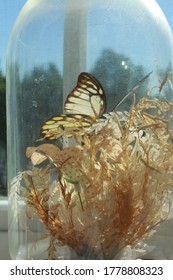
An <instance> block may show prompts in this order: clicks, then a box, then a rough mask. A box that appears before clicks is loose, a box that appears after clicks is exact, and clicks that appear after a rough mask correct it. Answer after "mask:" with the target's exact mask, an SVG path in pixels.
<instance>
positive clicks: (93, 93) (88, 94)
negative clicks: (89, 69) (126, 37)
mask: <svg viewBox="0 0 173 280" xmlns="http://www.w3.org/2000/svg"><path fill="white" fill-rule="evenodd" d="M64 109H65V111H66V112H67V113H70V114H84V115H87V116H91V117H92V118H93V119H94V120H95V119H99V118H100V117H102V115H103V114H104V113H105V110H106V97H105V93H104V90H103V88H102V86H101V84H100V83H99V82H98V81H97V79H96V78H95V77H93V76H92V75H91V74H89V73H85V72H82V73H81V74H80V75H79V77H78V81H77V86H76V87H75V88H74V89H73V90H72V92H71V93H70V94H69V95H68V96H67V99H66V102H65V106H64Z"/></svg>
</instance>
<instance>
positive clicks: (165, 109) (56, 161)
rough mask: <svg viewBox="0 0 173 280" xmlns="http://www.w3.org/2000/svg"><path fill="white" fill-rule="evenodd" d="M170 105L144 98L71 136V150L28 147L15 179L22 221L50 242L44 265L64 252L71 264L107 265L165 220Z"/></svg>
mask: <svg viewBox="0 0 173 280" xmlns="http://www.w3.org/2000/svg"><path fill="white" fill-rule="evenodd" d="M172 106H173V104H171V103H169V102H167V101H161V100H159V99H157V98H150V96H149V95H148V96H146V97H144V98H142V99H140V100H139V102H138V103H137V104H136V105H135V102H134V103H133V104H132V106H131V108H130V110H129V112H121V113H120V112H112V113H110V114H104V117H103V118H101V119H98V120H96V121H95V122H94V123H93V124H92V125H90V126H87V127H85V128H83V129H82V128H81V131H82V133H81V135H82V136H80V137H79V131H77V132H75V131H73V138H74V139H75V141H76V143H75V144H73V145H72V144H71V145H69V146H68V144H67V142H68V137H67V138H64V139H65V140H64V142H65V143H66V147H64V148H61V149H60V148H59V147H58V146H57V145H56V144H50V143H44V144H41V145H39V146H37V147H28V148H27V151H26V155H27V157H28V158H29V159H30V161H31V169H30V170H29V171H24V172H22V173H21V176H20V186H21V187H20V195H22V196H23V197H24V199H25V203H26V208H25V212H26V215H27V217H28V219H32V218H33V217H34V215H36V216H37V217H38V218H39V220H41V222H42V223H43V225H44V227H45V229H46V230H47V235H48V236H49V237H50V243H49V248H48V259H59V258H62V256H60V255H59V251H58V248H59V247H60V246H68V248H70V250H71V251H73V252H75V254H76V257H77V256H78V257H79V256H81V258H85V259H88V258H100V259H113V258H114V257H115V256H116V255H117V254H118V253H119V252H120V251H121V250H122V249H123V248H125V247H126V246H128V245H130V246H132V247H133V246H135V244H136V242H137V241H139V240H144V239H146V238H148V237H150V235H151V234H152V233H153V229H155V227H156V226H157V225H158V224H160V223H161V222H162V221H163V220H165V219H166V218H167V216H168V214H169V209H170V206H171V191H172V189H171V188H172V186H173V176H172V175H173V174H172V168H173V146H172V137H173V131H172V130H171V128H169V120H168V116H169V115H171V112H172Z"/></svg>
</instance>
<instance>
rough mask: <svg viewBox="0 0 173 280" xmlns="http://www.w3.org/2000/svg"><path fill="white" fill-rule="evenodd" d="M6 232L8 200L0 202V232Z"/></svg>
mask: <svg viewBox="0 0 173 280" xmlns="http://www.w3.org/2000/svg"><path fill="white" fill-rule="evenodd" d="M7 230H8V200H7V199H4V200H0V231H7Z"/></svg>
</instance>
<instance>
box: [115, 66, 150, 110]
mask: <svg viewBox="0 0 173 280" xmlns="http://www.w3.org/2000/svg"><path fill="white" fill-rule="evenodd" d="M152 72H153V71H151V72H150V73H148V74H147V75H146V76H145V77H143V78H142V79H141V80H140V81H139V82H137V83H136V84H135V85H134V86H133V87H132V88H131V89H130V91H129V92H128V93H127V94H126V95H125V96H124V97H123V98H122V99H121V100H120V101H119V102H118V103H117V104H116V106H115V107H114V108H113V110H112V111H115V109H117V108H118V107H119V106H120V105H121V104H122V103H123V102H124V101H125V100H126V99H127V98H128V97H129V96H130V95H131V94H132V93H133V92H134V91H135V90H136V89H137V88H139V86H140V85H141V84H142V83H143V82H144V81H145V80H146V79H148V77H149V76H150V75H151V73H152Z"/></svg>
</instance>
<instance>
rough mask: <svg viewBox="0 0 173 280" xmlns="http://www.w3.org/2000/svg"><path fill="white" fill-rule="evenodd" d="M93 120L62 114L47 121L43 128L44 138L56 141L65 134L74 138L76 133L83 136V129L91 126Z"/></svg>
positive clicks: (88, 117) (82, 116)
mask: <svg viewBox="0 0 173 280" xmlns="http://www.w3.org/2000/svg"><path fill="white" fill-rule="evenodd" d="M92 123H93V119H92V118H91V117H90V116H85V115H77V114H73V115H70V114H69V115H65V114H61V115H58V116H56V117H53V118H51V119H50V120H47V121H46V122H45V123H44V125H43V126H42V128H41V134H42V135H43V137H44V138H47V139H49V140H55V139H58V138H59V137H61V136H62V135H63V134H65V135H66V136H67V137H72V136H73V135H74V134H75V133H77V134H78V135H83V132H84V131H83V128H86V127H89V126H91V125H92Z"/></svg>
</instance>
